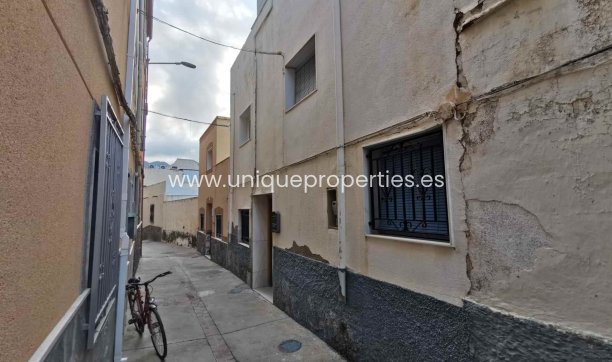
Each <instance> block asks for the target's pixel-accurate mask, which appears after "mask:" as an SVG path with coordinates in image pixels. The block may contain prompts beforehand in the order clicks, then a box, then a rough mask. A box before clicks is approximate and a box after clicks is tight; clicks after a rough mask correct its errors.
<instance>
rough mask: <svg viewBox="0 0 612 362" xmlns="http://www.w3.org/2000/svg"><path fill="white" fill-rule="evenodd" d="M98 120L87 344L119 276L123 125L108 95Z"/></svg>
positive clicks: (111, 298)
mask: <svg viewBox="0 0 612 362" xmlns="http://www.w3.org/2000/svg"><path fill="white" fill-rule="evenodd" d="M96 116H97V117H98V120H99V135H98V139H99V142H98V152H97V153H98V157H97V170H96V173H97V175H96V177H95V178H94V193H95V194H94V204H93V215H92V219H93V222H92V224H93V228H92V235H93V236H92V245H91V273H90V278H91V279H90V288H91V295H90V304H89V320H88V336H87V339H88V341H87V344H88V346H89V347H92V346H93V345H94V344H95V341H96V338H97V336H98V334H99V332H100V330H101V329H102V327H103V326H104V324H105V321H106V318H107V317H108V313H109V310H110V309H111V307H112V305H113V303H114V302H115V295H116V294H115V292H116V290H117V282H118V278H119V238H120V236H119V224H120V218H121V186H122V182H121V175H122V166H123V165H122V163H123V147H124V145H123V141H122V138H123V134H124V131H123V128H122V127H121V124H120V123H119V121H118V120H117V116H116V114H115V112H114V111H113V108H112V106H111V103H110V101H109V98H108V97H106V96H104V97H103V98H102V104H101V107H100V111H99V112H97V113H96Z"/></svg>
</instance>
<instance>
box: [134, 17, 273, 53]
mask: <svg viewBox="0 0 612 362" xmlns="http://www.w3.org/2000/svg"><path fill="white" fill-rule="evenodd" d="M139 11H140V12H141V13H142V14H145V15H146V13H145V12H144V11H142V10H139ZM151 18H152V19H153V20H155V21H157V22H159V23H162V24H164V25H166V26H169V27H171V28H173V29H176V30H178V31H181V32H183V33H185V34H188V35H191V36H193V37H195V38H198V39H200V40H204V41H205V42H208V43H211V44H215V45H219V46H222V47H226V48H230V49H235V50H239V51H241V52H248V53H253V54H265V55H280V56H283V52H281V51H277V52H270V51H259V50H250V49H243V48H241V47H237V46H233V45H228V44H223V43H221V42H218V41H216V40H211V39H208V38H205V37H203V36H200V35H197V34H194V33H192V32H190V31H188V30H185V29H183V28H181V27H178V26H176V25H173V24H170V23H168V22H167V21H164V20H162V19H160V18H156V17H155V16H152V17H151Z"/></svg>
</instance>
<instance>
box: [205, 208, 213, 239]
mask: <svg viewBox="0 0 612 362" xmlns="http://www.w3.org/2000/svg"><path fill="white" fill-rule="evenodd" d="M212 207H213V206H212V204H206V214H205V217H206V227H205V228H206V229H205V231H204V232H205V233H207V234H210V235H212V229H213V224H212V223H213V217H212V214H213V208H212Z"/></svg>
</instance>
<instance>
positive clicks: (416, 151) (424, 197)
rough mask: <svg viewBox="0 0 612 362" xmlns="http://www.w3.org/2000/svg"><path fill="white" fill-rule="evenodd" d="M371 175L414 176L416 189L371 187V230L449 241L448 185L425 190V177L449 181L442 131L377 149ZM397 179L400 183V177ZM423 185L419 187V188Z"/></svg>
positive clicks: (375, 184)
mask: <svg viewBox="0 0 612 362" xmlns="http://www.w3.org/2000/svg"><path fill="white" fill-rule="evenodd" d="M368 158H369V165H370V175H377V174H379V173H380V174H382V175H389V176H388V177H389V180H391V178H392V177H393V176H394V175H401V176H402V178H403V179H404V180H406V176H407V175H413V177H414V187H408V186H409V185H408V183H407V182H402V185H401V187H394V186H393V185H392V184H390V183H389V185H388V186H387V184H386V183H385V182H383V185H382V186H381V185H380V184H379V182H378V181H377V180H376V179H374V182H373V183H372V186H371V187H370V205H371V208H370V228H371V230H372V231H374V232H376V233H380V234H387V235H395V236H406V237H415V238H427V239H435V240H439V241H446V242H448V241H449V230H448V210H447V203H446V185H444V187H436V186H435V185H432V186H431V187H423V185H421V184H420V181H421V177H422V176H423V175H431V177H432V178H434V177H435V176H436V175H442V176H444V177H445V168H444V148H443V140H442V131H441V130H440V131H436V132H434V133H430V134H426V135H422V136H418V137H415V138H410V139H405V140H402V141H399V142H394V143H390V144H385V145H383V146H381V147H376V148H373V149H371V150H370V151H369V154H368ZM396 179H399V178H398V177H396ZM417 185H419V187H417Z"/></svg>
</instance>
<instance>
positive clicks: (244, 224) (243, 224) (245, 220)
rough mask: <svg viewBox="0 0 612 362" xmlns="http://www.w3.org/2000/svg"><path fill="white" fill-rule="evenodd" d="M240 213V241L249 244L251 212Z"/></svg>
mask: <svg viewBox="0 0 612 362" xmlns="http://www.w3.org/2000/svg"><path fill="white" fill-rule="evenodd" d="M239 211H240V241H242V242H243V243H246V244H248V243H249V232H250V228H249V222H250V217H249V216H250V213H249V210H239Z"/></svg>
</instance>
